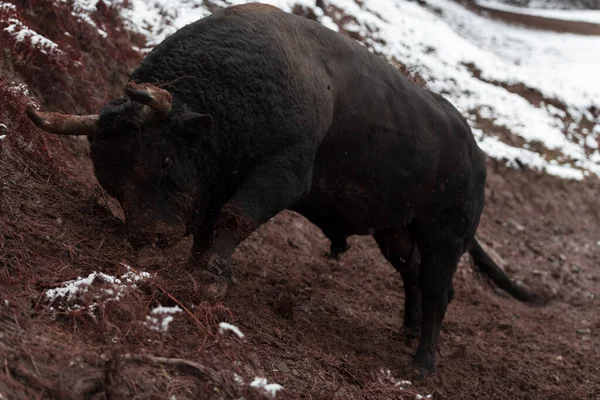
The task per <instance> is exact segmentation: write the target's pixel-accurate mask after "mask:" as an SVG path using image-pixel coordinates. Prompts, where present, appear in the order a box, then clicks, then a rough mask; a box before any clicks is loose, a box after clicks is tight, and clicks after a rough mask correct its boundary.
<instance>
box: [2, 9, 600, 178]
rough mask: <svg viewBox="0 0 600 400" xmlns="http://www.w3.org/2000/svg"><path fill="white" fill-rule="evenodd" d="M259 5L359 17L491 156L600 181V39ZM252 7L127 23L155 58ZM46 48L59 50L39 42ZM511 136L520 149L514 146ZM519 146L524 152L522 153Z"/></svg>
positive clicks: (469, 20)
mask: <svg viewBox="0 0 600 400" xmlns="http://www.w3.org/2000/svg"><path fill="white" fill-rule="evenodd" d="M55 1H62V2H66V1H67V0H55ZM262 1H264V2H267V3H270V4H273V5H275V6H277V7H279V8H281V9H283V10H286V11H291V10H292V9H293V7H294V6H296V5H302V6H304V7H306V8H310V9H312V10H313V11H314V12H315V15H316V16H317V18H318V19H319V21H320V22H321V23H322V24H324V25H325V26H327V27H328V28H330V29H333V30H338V29H339V26H338V24H340V23H341V22H340V21H341V20H342V18H341V17H342V16H343V15H342V14H345V15H349V16H352V17H353V19H344V26H343V28H344V30H345V31H357V32H359V33H361V34H362V36H364V37H365V38H366V39H365V44H366V45H367V46H369V47H370V48H371V49H373V50H375V51H378V52H381V53H382V54H384V55H386V56H387V57H389V58H394V59H396V60H398V61H400V62H401V63H403V64H405V65H406V66H407V67H409V68H410V69H411V70H413V71H417V72H418V73H419V74H420V75H421V76H422V77H423V78H424V79H425V81H426V82H427V86H428V87H429V88H430V89H432V90H434V91H436V92H439V93H442V94H443V95H444V96H445V97H446V98H448V99H449V100H450V101H451V102H452V103H453V104H454V105H455V106H456V107H457V108H458V109H459V110H460V111H461V112H463V114H464V115H465V116H466V117H467V118H468V119H469V121H470V122H471V124H472V126H473V128H474V133H475V135H476V137H477V138H478V140H479V143H480V146H481V148H482V149H483V150H484V151H486V152H487V153H488V155H489V156H491V157H495V158H499V159H505V160H506V162H507V163H508V164H510V165H514V166H517V165H529V166H530V167H532V168H536V169H540V170H545V171H546V172H547V173H550V174H553V175H558V176H562V177H565V178H570V179H583V178H584V176H586V175H590V174H595V175H600V152H599V151H598V147H599V140H600V111H595V115H594V114H593V113H592V112H593V111H594V110H600V74H599V73H598V71H600V51H597V50H598V49H600V36H579V35H574V34H563V33H556V32H547V31H540V30H529V29H527V28H524V27H519V26H514V25H509V24H506V23H503V22H499V21H493V20H490V19H488V18H486V17H484V16H480V15H476V14H474V13H472V12H471V11H469V10H467V9H466V8H464V7H462V6H460V5H458V4H457V3H455V2H454V1H452V0H425V1H424V2H420V3H421V4H420V3H419V2H414V1H409V0H371V1H368V2H357V1H355V0H326V1H325V5H326V6H325V7H323V9H321V8H319V7H317V6H316V2H315V1H314V0H262ZM480 1H481V2H484V3H485V4H488V3H489V4H491V3H492V1H495V2H497V1H498V0H480ZM113 2H118V3H121V4H123V3H124V0H113ZM247 2H250V1H249V0H227V2H225V0H210V1H206V0H153V1H152V2H146V1H144V0H129V1H128V2H127V3H126V4H128V9H126V10H125V11H124V16H125V17H126V18H127V19H128V20H129V21H130V25H131V27H132V28H133V29H135V30H137V31H139V32H141V33H143V34H145V35H146V36H147V37H148V44H147V47H146V48H145V49H142V50H144V51H149V50H150V49H151V48H152V47H153V46H154V45H156V44H157V43H159V42H160V41H162V40H163V39H164V38H166V37H167V36H169V35H170V34H172V33H173V32H175V31H176V30H177V29H179V28H181V27H183V26H185V25H186V24H189V23H191V22H193V21H196V20H198V19H200V18H202V17H205V16H207V15H209V14H210V11H209V9H208V8H207V4H211V5H212V6H227V5H233V4H242V3H247ZM359 3H360V5H359ZM422 3H425V4H426V6H424V5H422ZM2 4H4V5H3V7H10V6H8V5H6V4H7V3H3V2H2V1H0V5H2ZM73 4H74V12H75V14H76V15H77V16H79V17H80V18H82V19H83V20H86V21H87V19H86V18H85V17H84V15H86V14H89V13H91V12H93V9H94V5H95V1H93V0H75V1H74V3H73ZM498 4H499V3H498ZM502 7H505V6H502ZM529 11H531V10H529ZM529 11H528V12H529ZM531 12H537V11H531ZM544 12H556V13H559V14H561V15H563V16H564V15H567V14H568V13H571V12H569V11H556V10H554V11H544ZM592 13H593V12H589V14H587V15H592ZM573 15H574V14H573ZM564 18H567V17H564ZM355 21H356V22H355ZM0 22H1V21H0ZM367 27H368V29H367ZM25 28H26V27H23V28H20V27H17V24H16V23H15V24H12V25H9V26H8V27H6V28H5V29H4V30H5V31H7V32H9V33H11V34H14V35H20V36H23V35H27V34H29V31H27V30H25ZM20 36H19V37H20ZM36 40H37V39H36ZM39 46H40V48H41V50H45V51H49V50H51V49H52V50H60V49H59V48H55V47H54V46H52V45H51V44H50V45H49V44H48V43H47V42H44V41H43V40H42V39H41V38H40V40H39ZM511 87H512V88H513V89H511V90H512V91H511V90H509V89H510V88H511ZM519 87H520V88H521V89H520V90H522V91H523V90H525V91H528V92H529V93H530V94H531V93H535V95H536V96H537V97H538V98H541V99H543V100H544V101H543V102H542V103H539V101H533V100H532V99H529V100H530V101H532V102H533V104H532V102H530V101H528V100H527V99H526V98H525V97H523V93H519V92H518V89H519ZM515 88H517V89H515ZM515 91H517V93H515ZM557 106H558V107H557ZM478 121H485V122H486V125H485V126H480V125H478V123H479V122H478ZM507 130H508V131H510V132H511V133H512V134H513V135H516V136H518V137H520V140H519V141H514V140H513V141H510V142H511V143H512V144H508V143H507V141H506V134H505V132H506V131H507ZM503 132H504V133H503ZM503 134H504V137H503V136H502V135H503ZM515 142H522V143H523V144H522V145H521V146H519V147H515V145H514V143H515ZM550 154H551V155H550Z"/></svg>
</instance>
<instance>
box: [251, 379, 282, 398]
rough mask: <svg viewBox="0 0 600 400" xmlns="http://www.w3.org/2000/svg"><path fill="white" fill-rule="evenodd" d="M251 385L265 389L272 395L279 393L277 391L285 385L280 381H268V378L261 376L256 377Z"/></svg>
mask: <svg viewBox="0 0 600 400" xmlns="http://www.w3.org/2000/svg"><path fill="white" fill-rule="evenodd" d="M250 386H251V387H255V388H261V389H264V390H265V391H266V392H267V393H269V394H270V395H271V396H272V397H275V396H276V395H277V392H278V391H280V390H283V386H281V385H280V384H278V383H267V378H259V377H256V378H254V380H253V381H252V383H250Z"/></svg>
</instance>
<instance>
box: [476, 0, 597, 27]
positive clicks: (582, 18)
mask: <svg viewBox="0 0 600 400" xmlns="http://www.w3.org/2000/svg"><path fill="white" fill-rule="evenodd" d="M475 3H477V5H479V6H481V7H485V8H491V9H493V10H499V11H508V12H512V13H516V14H525V15H533V16H536V17H544V18H553V19H562V20H564V21H579V22H589V23H592V24H600V10H552V9H546V8H530V7H527V8H525V7H518V6H511V5H509V4H503V3H500V2H498V1H493V0H476V1H475Z"/></svg>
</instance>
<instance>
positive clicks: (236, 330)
mask: <svg viewBox="0 0 600 400" xmlns="http://www.w3.org/2000/svg"><path fill="white" fill-rule="evenodd" d="M226 331H231V332H233V333H235V334H236V335H237V337H239V338H240V339H243V338H244V334H243V333H242V331H241V330H240V328H238V327H237V326H235V325H232V324H230V323H227V322H220V323H219V333H221V334H223V333H224V332H226Z"/></svg>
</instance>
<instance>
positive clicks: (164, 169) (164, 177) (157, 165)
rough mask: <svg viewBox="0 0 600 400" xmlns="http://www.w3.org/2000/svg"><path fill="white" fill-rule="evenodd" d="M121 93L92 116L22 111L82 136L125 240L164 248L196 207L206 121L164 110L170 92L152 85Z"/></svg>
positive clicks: (47, 126) (48, 126)
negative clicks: (115, 204)
mask: <svg viewBox="0 0 600 400" xmlns="http://www.w3.org/2000/svg"><path fill="white" fill-rule="evenodd" d="M125 94H126V95H125V96H121V97H119V98H118V99H115V100H113V101H111V102H110V103H109V104H108V105H106V106H105V107H104V108H103V109H102V110H101V111H100V114H99V115H85V116H78V115H65V114H60V113H43V112H37V111H35V109H34V108H33V107H31V106H29V107H28V108H27V115H28V116H29V118H30V119H31V120H32V121H33V122H34V123H35V124H36V125H37V126H38V127H40V128H41V129H43V130H45V131H48V132H51V133H55V134H58V135H87V137H88V140H89V142H90V144H91V158H92V162H93V164H94V172H95V174H96V178H97V179H98V182H100V184H101V185H102V187H104V189H105V190H106V191H107V192H108V193H109V194H111V195H112V196H114V197H115V198H116V199H117V200H118V201H119V202H120V204H121V206H122V208H123V211H124V212H125V217H126V223H127V228H128V232H129V235H130V238H131V242H132V243H133V244H134V245H135V246H136V247H140V246H142V245H144V244H148V243H153V242H156V243H157V244H158V245H159V246H161V247H162V246H168V245H170V244H173V243H174V242H176V241H179V240H180V239H181V238H182V237H183V236H184V235H185V232H186V224H187V223H188V221H189V220H190V218H191V216H192V214H193V211H194V208H195V206H196V204H195V203H196V200H197V198H198V195H199V191H200V187H199V185H200V183H199V182H200V180H199V176H198V173H199V172H200V171H198V164H197V160H196V159H197V157H196V156H195V152H197V148H196V146H195V143H196V139H197V138H198V137H200V136H203V133H204V131H208V130H209V129H210V128H211V125H212V118H211V117H210V116H209V115H205V114H196V113H193V112H190V111H185V110H178V111H177V112H175V111H174V112H171V107H172V97H171V94H170V93H169V92H168V91H166V90H164V89H161V88H159V87H157V86H154V85H152V84H147V83H146V84H136V83H134V82H130V83H129V84H128V85H127V86H126V87H125ZM172 114H175V115H172Z"/></svg>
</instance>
